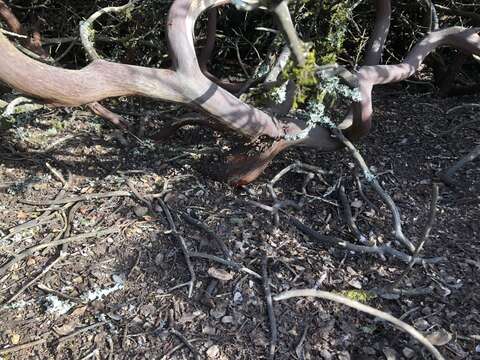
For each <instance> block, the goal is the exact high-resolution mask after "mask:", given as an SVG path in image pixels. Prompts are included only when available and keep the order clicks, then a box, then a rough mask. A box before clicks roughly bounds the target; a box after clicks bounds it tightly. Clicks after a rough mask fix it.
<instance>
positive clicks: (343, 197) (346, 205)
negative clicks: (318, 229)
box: [338, 185, 367, 242]
mask: <svg viewBox="0 0 480 360" xmlns="http://www.w3.org/2000/svg"><path fill="white" fill-rule="evenodd" d="M338 198H339V199H340V202H341V203H342V207H343V214H344V218H345V222H346V223H347V225H348V227H349V228H350V231H351V232H352V233H353V234H354V235H355V237H356V238H357V240H358V241H360V242H366V241H367V238H366V237H365V235H363V234H362V233H361V231H360V230H359V229H358V226H357V224H356V223H355V220H354V219H353V215H352V209H351V208H350V201H349V200H348V198H347V194H346V193H345V187H344V186H343V185H341V186H340V187H339V188H338Z"/></svg>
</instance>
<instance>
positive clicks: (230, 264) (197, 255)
mask: <svg viewBox="0 0 480 360" xmlns="http://www.w3.org/2000/svg"><path fill="white" fill-rule="evenodd" d="M188 255H189V256H190V257H193V258H201V259H207V260H211V261H215V262H217V263H219V264H222V265H225V266H228V267H229V268H231V269H233V270H236V271H240V272H243V273H245V274H248V275H251V276H253V277H255V278H257V279H262V276H261V275H259V274H258V273H256V272H255V271H253V270H250V269H249V268H246V267H244V266H243V265H241V264H238V263H236V262H234V261H232V260H225V259H222V258H221V257H218V256H215V255H210V254H205V253H199V252H191V253H188Z"/></svg>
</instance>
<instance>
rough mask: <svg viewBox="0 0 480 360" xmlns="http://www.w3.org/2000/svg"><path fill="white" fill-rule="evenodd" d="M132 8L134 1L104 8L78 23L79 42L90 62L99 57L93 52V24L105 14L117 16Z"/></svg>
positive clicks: (99, 57)
mask: <svg viewBox="0 0 480 360" xmlns="http://www.w3.org/2000/svg"><path fill="white" fill-rule="evenodd" d="M133 7H134V1H129V2H128V4H126V5H122V6H110V7H106V8H102V9H100V10H98V11H96V12H94V13H93V14H92V15H90V17H89V18H88V19H87V20H85V21H82V22H81V23H80V40H81V41H82V45H83V47H84V49H85V52H86V53H87V55H88V57H89V59H90V60H92V61H93V60H99V59H101V56H100V55H99V54H98V52H97V50H95V45H94V42H93V41H94V35H95V30H94V29H93V23H94V22H95V21H96V20H97V19H98V18H99V17H101V16H103V15H105V14H112V13H113V14H119V13H122V12H127V11H129V10H131V9H133Z"/></svg>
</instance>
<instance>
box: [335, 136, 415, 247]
mask: <svg viewBox="0 0 480 360" xmlns="http://www.w3.org/2000/svg"><path fill="white" fill-rule="evenodd" d="M332 131H333V133H334V134H335V136H336V137H337V138H338V139H339V140H340V141H341V142H342V143H343V144H344V145H345V146H346V148H347V149H348V151H349V152H350V153H351V155H352V157H353V158H354V160H355V161H356V162H357V164H358V166H360V168H361V169H362V171H363V173H364V175H365V178H366V179H367V181H368V182H369V183H370V184H371V186H372V187H373V189H374V190H375V191H376V192H377V194H378V195H380V197H381V198H382V199H383V201H385V203H386V204H387V206H388V207H389V208H390V211H391V212H392V216H393V226H394V230H395V238H396V239H397V240H398V241H399V242H400V243H402V244H403V245H404V246H405V247H406V248H407V249H408V250H409V251H410V252H412V253H413V252H414V251H415V246H414V245H413V244H412V243H411V242H410V240H408V239H407V237H406V236H405V235H404V234H403V231H402V219H401V217H400V212H399V210H398V208H397V206H396V205H395V202H394V201H393V199H392V198H391V197H390V195H388V194H387V193H386V192H385V190H384V189H383V188H382V187H381V185H380V183H379V182H378V181H377V179H376V177H375V176H374V175H373V174H372V173H371V171H370V169H369V168H368V166H367V164H366V163H365V160H364V159H363V157H362V155H361V154H360V152H359V151H358V150H357V148H356V147H355V146H354V145H353V144H352V142H351V141H350V140H348V139H347V138H346V137H345V135H343V133H342V131H341V130H340V129H338V128H335V129H333V130H332Z"/></svg>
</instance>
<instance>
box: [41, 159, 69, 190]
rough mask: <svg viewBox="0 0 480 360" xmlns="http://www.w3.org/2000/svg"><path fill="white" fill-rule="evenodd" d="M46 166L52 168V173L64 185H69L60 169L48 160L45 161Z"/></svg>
mask: <svg viewBox="0 0 480 360" xmlns="http://www.w3.org/2000/svg"><path fill="white" fill-rule="evenodd" d="M45 166H46V167H47V169H48V170H50V172H51V173H52V175H53V176H54V177H55V178H56V179H57V180H58V181H60V182H61V183H62V184H63V186H67V181H66V180H65V178H64V177H63V175H62V174H61V173H60V171H58V170H57V169H55V168H54V167H53V166H52V165H50V164H49V163H48V162H46V163H45Z"/></svg>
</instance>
